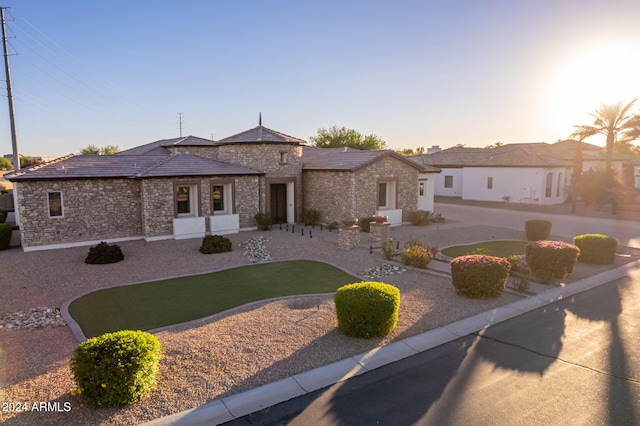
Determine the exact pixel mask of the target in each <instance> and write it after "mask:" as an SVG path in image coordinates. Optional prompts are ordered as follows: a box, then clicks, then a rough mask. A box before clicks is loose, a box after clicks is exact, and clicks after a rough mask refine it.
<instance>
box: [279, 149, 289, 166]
mask: <svg viewBox="0 0 640 426" xmlns="http://www.w3.org/2000/svg"><path fill="white" fill-rule="evenodd" d="M280 164H287V151H280Z"/></svg>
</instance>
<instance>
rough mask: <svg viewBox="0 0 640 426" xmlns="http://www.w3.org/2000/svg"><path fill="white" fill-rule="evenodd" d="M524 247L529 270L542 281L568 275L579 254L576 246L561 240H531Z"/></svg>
mask: <svg viewBox="0 0 640 426" xmlns="http://www.w3.org/2000/svg"><path fill="white" fill-rule="evenodd" d="M524 249H525V253H526V256H527V264H528V265H529V268H530V269H531V272H533V273H534V274H535V275H536V276H537V277H538V278H540V279H541V280H542V282H544V283H547V282H549V281H551V280H552V279H553V278H565V277H566V276H567V275H569V274H570V273H571V271H573V265H574V263H576V260H577V259H578V255H579V254H580V249H579V248H578V247H576V246H574V245H573V244H569V243H565V242H563V241H544V240H543V241H532V242H530V243H529V244H527V245H526V246H525V247H524Z"/></svg>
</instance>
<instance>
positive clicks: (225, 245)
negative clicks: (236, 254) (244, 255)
mask: <svg viewBox="0 0 640 426" xmlns="http://www.w3.org/2000/svg"><path fill="white" fill-rule="evenodd" d="M227 251H231V240H230V239H228V238H226V237H223V236H221V235H207V236H206V237H204V238H203V239H202V245H201V246H200V253H203V254H211V253H224V252H227Z"/></svg>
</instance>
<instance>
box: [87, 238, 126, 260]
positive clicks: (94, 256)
mask: <svg viewBox="0 0 640 426" xmlns="http://www.w3.org/2000/svg"><path fill="white" fill-rule="evenodd" d="M123 259H124V254H122V250H121V249H120V246H118V245H116V244H113V245H109V244H107V243H106V242H104V241H103V242H101V243H100V244H98V245H97V246H95V247H91V248H90V249H89V254H88V255H87V258H86V259H85V260H84V262H85V263H90V264H94V265H95V264H100V265H103V264H106V263H116V262H120V261H121V260H123Z"/></svg>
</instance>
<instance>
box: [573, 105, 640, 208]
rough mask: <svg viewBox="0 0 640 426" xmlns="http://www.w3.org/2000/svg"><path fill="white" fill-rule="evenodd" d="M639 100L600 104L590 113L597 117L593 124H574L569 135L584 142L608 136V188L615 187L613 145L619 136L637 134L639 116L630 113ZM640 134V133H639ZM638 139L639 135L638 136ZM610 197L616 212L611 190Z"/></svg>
mask: <svg viewBox="0 0 640 426" xmlns="http://www.w3.org/2000/svg"><path fill="white" fill-rule="evenodd" d="M637 101H638V98H637V97H635V98H633V99H631V100H630V101H629V102H625V101H624V100H621V101H618V103H616V104H604V103H603V104H600V107H599V108H598V109H597V110H596V112H595V113H593V114H589V115H591V116H592V117H593V118H595V120H594V122H593V125H586V124H583V125H579V126H573V127H574V128H575V129H576V130H575V131H574V132H573V133H572V134H571V136H569V137H570V138H572V139H578V140H579V141H580V142H582V141H583V140H584V139H586V138H589V137H591V136H595V135H598V134H601V135H605V136H606V138H607V144H606V146H605V149H606V153H607V157H606V163H605V174H606V176H607V180H608V183H609V185H607V186H608V188H609V190H611V188H613V173H612V171H611V160H612V157H613V145H614V144H615V142H616V140H617V139H618V136H620V137H624V138H625V139H627V138H629V137H633V136H636V135H637V125H638V119H637V116H632V115H630V114H629V110H631V108H633V105H634V104H635V103H636V102H637ZM637 136H640V135H637ZM636 139H637V137H636ZM608 195H609V198H610V201H611V211H612V213H613V214H615V213H616V203H615V197H613V196H612V195H613V194H612V193H611V192H610V193H609V194H608Z"/></svg>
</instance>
